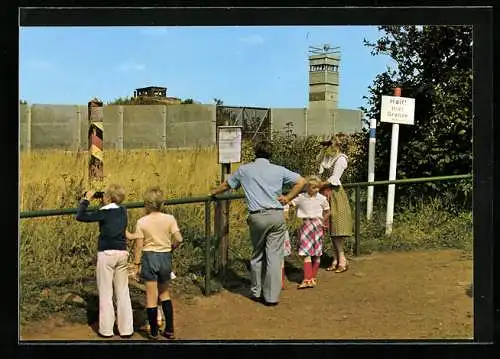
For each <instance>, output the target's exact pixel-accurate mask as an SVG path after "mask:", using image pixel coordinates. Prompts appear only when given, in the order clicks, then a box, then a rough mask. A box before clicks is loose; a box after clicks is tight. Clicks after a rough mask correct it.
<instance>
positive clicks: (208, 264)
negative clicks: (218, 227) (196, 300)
mask: <svg viewBox="0 0 500 359" xmlns="http://www.w3.org/2000/svg"><path fill="white" fill-rule="evenodd" d="M211 204H212V203H211V202H210V201H206V202H205V296H208V295H209V294H210V272H211V267H212V266H211V262H210V244H211V243H210V242H211V240H210V239H211V230H210V206H211Z"/></svg>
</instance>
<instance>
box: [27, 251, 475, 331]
mask: <svg viewBox="0 0 500 359" xmlns="http://www.w3.org/2000/svg"><path fill="white" fill-rule="evenodd" d="M471 283H472V260H470V259H465V258H464V257H463V256H462V252H460V251H454V250H449V251H439V252H406V253H387V254H373V255H370V256H365V257H360V258H359V259H354V260H352V261H351V268H350V270H349V271H347V272H345V273H342V274H334V273H330V272H325V271H324V270H322V271H321V272H320V273H319V275H318V286H317V287H316V288H314V289H307V290H297V289H296V284H295V283H293V282H288V283H287V287H286V289H285V290H284V291H283V292H282V295H281V302H280V304H279V305H278V306H276V307H265V306H263V305H261V304H257V303H254V302H252V301H250V300H249V299H247V298H245V297H244V296H243V295H242V294H238V293H232V292H229V291H223V292H221V293H219V294H216V295H213V296H211V297H209V298H205V297H196V298H194V299H192V300H189V301H185V300H181V299H177V300H175V301H174V306H175V322H176V334H177V336H178V338H179V339H185V340H198V339H200V340H203V339H209V340H210V339H389V338H391V339H430V338H472V336H473V318H472V313H473V300H472V298H471V297H470V296H469V295H468V294H467V291H468V290H469V288H470V285H471ZM21 338H22V339H23V340H100V339H99V338H98V337H97V335H96V333H95V331H94V330H93V329H92V328H91V327H90V326H88V325H81V324H72V323H67V322H64V321H62V319H60V317H53V318H50V319H49V320H47V321H44V322H38V323H32V324H30V325H28V326H26V327H22V328H21ZM116 338H117V339H119V337H116ZM134 339H135V340H144V337H143V336H142V335H141V334H140V333H136V334H134V336H133V337H132V340H134Z"/></svg>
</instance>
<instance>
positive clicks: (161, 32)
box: [141, 27, 168, 36]
mask: <svg viewBox="0 0 500 359" xmlns="http://www.w3.org/2000/svg"><path fill="white" fill-rule="evenodd" d="M141 34H142V35H146V36H165V35H168V29H166V28H164V27H148V28H146V29H142V30H141Z"/></svg>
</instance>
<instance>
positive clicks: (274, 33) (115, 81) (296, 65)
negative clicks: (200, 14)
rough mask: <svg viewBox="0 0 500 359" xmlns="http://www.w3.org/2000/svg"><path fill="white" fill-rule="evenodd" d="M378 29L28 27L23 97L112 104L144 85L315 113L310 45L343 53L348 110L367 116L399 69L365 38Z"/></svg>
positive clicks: (22, 55) (208, 99)
mask: <svg viewBox="0 0 500 359" xmlns="http://www.w3.org/2000/svg"><path fill="white" fill-rule="evenodd" d="M380 36H381V33H380V32H379V31H378V30H377V28H376V27H375V26H210V27H209V26H203V27H202V26H199V27H187V26H175V27H173V26H171V27H135V26H133V27H132V26H129V27H24V28H21V29H20V37H19V38H20V46H19V98H20V99H22V100H25V101H28V103H31V104H82V105H84V104H87V102H88V101H89V100H90V99H92V98H94V97H97V98H99V99H100V100H101V101H104V102H105V103H107V102H109V101H113V100H114V99H116V98H118V97H130V96H133V93H134V90H135V89H136V88H140V87H147V86H160V87H166V88H167V96H172V97H179V98H181V99H187V98H192V99H194V100H195V101H199V102H201V103H207V104H208V103H210V104H211V103H214V98H218V99H221V100H222V101H223V102H224V104H225V105H230V106H249V107H250V106H256V107H278V108H280V107H292V108H297V107H302V108H303V107H307V103H308V96H309V95H308V91H309V89H308V55H309V53H308V51H309V46H320V47H321V46H322V44H325V43H327V44H330V45H332V46H340V51H341V63H340V69H339V71H340V91H339V107H340V108H349V109H354V108H359V107H360V106H363V105H364V104H365V101H364V100H363V99H362V97H363V96H364V95H367V94H368V86H370V85H371V83H372V81H373V80H374V78H375V76H376V75H377V74H379V73H381V72H383V71H385V70H386V68H387V66H391V67H394V66H395V65H394V62H393V61H392V60H391V59H390V58H389V57H387V56H383V55H378V56H372V55H371V54H370V48H368V47H366V46H364V45H363V39H364V38H366V39H367V40H370V41H374V40H376V39H377V38H379V37H380Z"/></svg>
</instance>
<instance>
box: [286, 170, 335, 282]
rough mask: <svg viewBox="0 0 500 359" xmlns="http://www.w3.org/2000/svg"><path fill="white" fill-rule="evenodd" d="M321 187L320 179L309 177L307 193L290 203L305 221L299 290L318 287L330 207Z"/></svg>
mask: <svg viewBox="0 0 500 359" xmlns="http://www.w3.org/2000/svg"><path fill="white" fill-rule="evenodd" d="M320 186H321V179H320V178H319V177H317V176H310V177H308V178H307V182H306V187H307V192H306V193H301V194H299V195H298V196H297V197H296V198H294V199H293V200H292V201H291V202H290V204H291V205H292V206H294V207H296V209H297V217H299V218H302V221H303V223H302V227H301V228H300V229H299V248H298V252H299V256H301V257H304V279H303V280H302V283H300V284H299V286H298V289H305V288H313V287H314V286H316V275H317V273H318V269H319V265H320V259H321V255H322V254H323V235H324V225H325V218H326V217H327V216H328V215H329V212H330V205H329V203H328V200H327V199H326V197H325V196H323V195H322V194H320V193H319V188H320Z"/></svg>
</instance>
